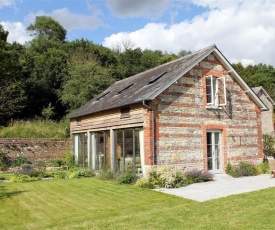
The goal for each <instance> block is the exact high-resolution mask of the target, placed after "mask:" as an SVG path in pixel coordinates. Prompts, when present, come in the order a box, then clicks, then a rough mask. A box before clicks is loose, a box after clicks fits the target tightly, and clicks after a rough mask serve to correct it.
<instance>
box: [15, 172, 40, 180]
mask: <svg viewBox="0 0 275 230" xmlns="http://www.w3.org/2000/svg"><path fill="white" fill-rule="evenodd" d="M37 180H39V178H37V177H31V176H28V175H24V174H18V175H16V176H13V177H11V178H10V182H31V181H37Z"/></svg>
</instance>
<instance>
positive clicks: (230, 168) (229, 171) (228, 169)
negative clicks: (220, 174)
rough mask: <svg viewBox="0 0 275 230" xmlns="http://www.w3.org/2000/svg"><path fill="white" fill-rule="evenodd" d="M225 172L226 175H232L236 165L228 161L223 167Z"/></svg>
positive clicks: (234, 172)
mask: <svg viewBox="0 0 275 230" xmlns="http://www.w3.org/2000/svg"><path fill="white" fill-rule="evenodd" d="M225 172H226V173H227V174H228V175H230V176H233V175H235V174H236V167H234V166H233V165H232V164H231V163H230V162H228V163H227V165H226V167H225Z"/></svg>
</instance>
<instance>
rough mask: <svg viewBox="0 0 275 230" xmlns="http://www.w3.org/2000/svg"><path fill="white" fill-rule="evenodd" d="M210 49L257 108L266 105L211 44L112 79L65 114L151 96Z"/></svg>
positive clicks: (151, 98) (122, 104)
mask: <svg viewBox="0 0 275 230" xmlns="http://www.w3.org/2000/svg"><path fill="white" fill-rule="evenodd" d="M211 53H213V54H214V55H215V56H216V57H217V58H218V59H219V60H220V61H221V63H222V64H223V65H224V66H225V68H227V70H229V71H230V72H231V75H234V76H235V78H236V80H237V81H238V83H239V84H240V85H241V86H242V87H243V88H244V89H246V91H247V92H248V93H249V94H250V96H251V97H252V99H253V100H254V101H255V103H256V104H257V105H258V106H259V107H260V108H263V109H267V108H266V107H265V105H264V104H263V103H262V102H261V101H260V99H259V98H258V97H257V96H256V95H255V94H254V92H253V91H252V90H251V89H250V88H249V87H248V86H247V84H246V83H245V82H244V81H243V79H242V78H241V77H240V76H239V75H238V74H237V73H236V72H235V70H234V69H233V68H232V66H231V64H230V63H229V62H228V61H227V59H226V58H225V57H224V56H223V55H222V53H221V52H220V51H219V50H218V48H217V47H216V46H215V45H211V46H208V47H206V48H204V49H201V50H199V51H196V52H194V53H192V54H189V55H186V56H184V57H182V58H179V59H177V60H174V61H171V62H168V63H165V64H163V65H160V66H157V67H155V68H153V69H149V70H147V71H144V72H142V73H139V74H136V75H134V76H132V77H129V78H126V79H123V80H120V81H117V82H115V83H114V84H113V85H112V86H110V87H109V88H107V89H106V90H104V91H103V92H102V93H101V94H99V95H98V96H97V97H95V98H93V99H92V100H91V101H89V102H88V103H86V104H85V105H83V106H82V107H80V108H79V109H77V110H76V111H75V112H73V113H72V114H71V115H70V116H69V118H75V117H81V116H84V115H88V114H93V113H96V112H101V111H104V110H108V109H113V108H118V107H123V106H127V105H130V104H135V103H138V102H142V101H146V100H153V99H154V98H155V97H156V96H158V95H159V94H160V93H161V92H162V91H164V90H165V89H166V88H167V87H169V86H170V85H171V84H173V83H174V82H175V81H176V80H178V79H179V78H180V77H182V76H183V75H184V74H185V73H187V72H188V71H189V70H191V69H192V68H193V67H194V66H195V65H197V64H198V63H199V62H200V61H202V60H203V59H205V58H206V57H207V56H208V55H209V54H211Z"/></svg>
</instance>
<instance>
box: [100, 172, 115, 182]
mask: <svg viewBox="0 0 275 230" xmlns="http://www.w3.org/2000/svg"><path fill="white" fill-rule="evenodd" d="M97 176H98V178H99V179H101V180H112V179H114V178H115V174H114V173H113V172H112V171H111V170H109V169H103V170H100V171H99V173H98V175H97Z"/></svg>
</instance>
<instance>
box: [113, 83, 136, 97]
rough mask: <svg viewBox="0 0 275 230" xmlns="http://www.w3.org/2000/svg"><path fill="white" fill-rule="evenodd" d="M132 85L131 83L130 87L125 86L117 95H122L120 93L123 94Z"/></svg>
mask: <svg viewBox="0 0 275 230" xmlns="http://www.w3.org/2000/svg"><path fill="white" fill-rule="evenodd" d="M133 84H134V83H132V84H131V85H128V86H126V87H125V88H123V89H122V90H120V91H118V92H117V94H122V92H124V91H125V90H127V89H129V88H130V87H131V86H132V85H133Z"/></svg>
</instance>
